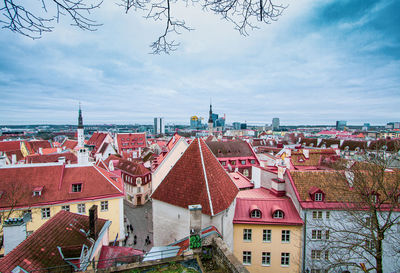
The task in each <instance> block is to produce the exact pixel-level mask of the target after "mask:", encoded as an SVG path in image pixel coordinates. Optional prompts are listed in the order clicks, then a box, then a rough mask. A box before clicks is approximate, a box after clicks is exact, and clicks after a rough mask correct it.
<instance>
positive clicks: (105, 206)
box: [100, 201, 108, 211]
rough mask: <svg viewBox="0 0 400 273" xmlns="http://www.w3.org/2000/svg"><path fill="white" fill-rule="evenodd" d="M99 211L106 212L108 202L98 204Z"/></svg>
mask: <svg viewBox="0 0 400 273" xmlns="http://www.w3.org/2000/svg"><path fill="white" fill-rule="evenodd" d="M100 211H108V201H101V202H100Z"/></svg>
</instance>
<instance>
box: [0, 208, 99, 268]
mask: <svg viewBox="0 0 400 273" xmlns="http://www.w3.org/2000/svg"><path fill="white" fill-rule="evenodd" d="M105 223H106V220H103V219H98V221H97V230H98V231H100V230H101V228H102V227H103V226H104V224H105ZM81 229H83V230H84V231H85V232H88V231H89V217H88V216H85V215H79V214H75V213H71V212H67V211H60V212H59V213H57V214H56V215H55V216H53V217H52V218H51V219H50V220H48V221H47V222H46V223H44V224H43V225H42V226H41V227H40V228H39V229H38V230H37V231H35V232H34V233H33V234H32V235H30V236H29V237H28V238H26V239H25V240H24V241H23V242H22V243H21V244H19V245H18V246H17V247H16V248H14V249H13V250H12V251H11V252H10V253H9V254H7V255H6V256H5V257H4V258H2V259H1V260H0V271H1V272H3V273H6V272H11V270H13V269H14V268H15V267H16V266H20V267H22V268H23V269H24V270H27V271H32V270H36V269H40V268H47V267H56V266H64V265H67V263H66V262H65V261H64V260H63V259H62V257H61V255H60V253H59V250H58V248H57V247H58V246H60V247H61V248H62V249H64V250H65V251H64V252H63V253H64V254H65V253H67V252H70V251H68V250H71V249H72V248H74V249H76V248H78V249H79V250H81V249H82V245H83V244H85V245H86V246H88V247H89V248H90V247H91V246H92V245H93V242H92V241H91V240H90V239H89V238H88V237H87V236H86V234H84V233H83V232H82V231H81ZM74 252H75V251H74ZM66 268H68V267H66ZM66 268H63V269H64V270H65V269H66ZM60 271H62V270H61V269H60Z"/></svg>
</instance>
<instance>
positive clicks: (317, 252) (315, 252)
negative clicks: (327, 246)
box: [311, 249, 322, 260]
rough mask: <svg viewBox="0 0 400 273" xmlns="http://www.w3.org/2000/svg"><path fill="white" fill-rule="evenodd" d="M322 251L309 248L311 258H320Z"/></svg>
mask: <svg viewBox="0 0 400 273" xmlns="http://www.w3.org/2000/svg"><path fill="white" fill-rule="evenodd" d="M321 254H322V251H321V250H319V249H313V250H311V260H321Z"/></svg>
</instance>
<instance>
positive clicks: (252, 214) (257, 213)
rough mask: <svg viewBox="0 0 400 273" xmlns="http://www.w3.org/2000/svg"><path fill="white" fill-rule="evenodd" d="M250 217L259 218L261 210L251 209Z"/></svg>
mask: <svg viewBox="0 0 400 273" xmlns="http://www.w3.org/2000/svg"><path fill="white" fill-rule="evenodd" d="M250 217H251V218H261V211H260V210H258V209H255V210H252V211H251V213H250Z"/></svg>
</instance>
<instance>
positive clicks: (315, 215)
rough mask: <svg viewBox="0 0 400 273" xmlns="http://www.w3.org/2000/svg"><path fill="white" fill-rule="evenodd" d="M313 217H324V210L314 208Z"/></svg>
mask: <svg viewBox="0 0 400 273" xmlns="http://www.w3.org/2000/svg"><path fill="white" fill-rule="evenodd" d="M312 218H313V219H322V211H321V210H313V212H312Z"/></svg>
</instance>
